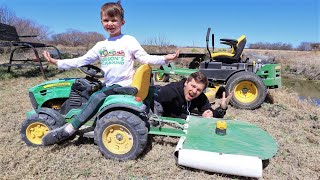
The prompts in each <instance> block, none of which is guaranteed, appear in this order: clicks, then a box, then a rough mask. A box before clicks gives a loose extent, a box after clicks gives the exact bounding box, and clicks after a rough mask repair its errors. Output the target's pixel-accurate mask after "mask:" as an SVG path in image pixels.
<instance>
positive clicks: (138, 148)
mask: <svg viewBox="0 0 320 180" xmlns="http://www.w3.org/2000/svg"><path fill="white" fill-rule="evenodd" d="M80 70H81V71H82V72H84V73H85V74H87V76H86V77H85V78H63V79H57V80H51V81H46V82H44V83H41V84H39V85H36V86H34V87H32V88H30V89H29V97H30V100H31V103H32V106H33V108H34V110H33V111H30V112H28V113H27V119H26V120H25V121H24V122H23V123H22V128H21V132H20V133H21V136H22V140H23V141H24V142H25V143H26V144H27V145H31V146H41V144H42V137H43V136H44V134H45V133H46V132H48V131H49V130H53V129H55V128H58V127H61V126H62V125H64V124H65V123H66V122H70V121H71V120H72V119H73V118H74V117H75V116H76V115H77V114H79V112H80V111H81V108H82V107H83V106H84V105H85V104H86V102H87V101H88V99H89V98H90V96H91V95H92V94H93V93H94V92H96V91H98V90H100V89H101V88H102V87H103V83H102V82H101V81H100V80H99V79H98V78H101V77H103V76H104V74H103V71H102V70H101V69H100V68H98V67H95V66H92V65H88V66H84V67H81V68H80ZM148 76H149V77H150V67H149V66H148V65H146V66H141V67H140V68H139V69H138V70H137V73H135V75H134V81H133V84H132V87H118V88H116V89H115V91H117V92H118V93H119V94H116V95H110V96H108V97H107V98H106V99H105V101H104V103H103V104H102V106H101V107H100V109H99V111H98V113H97V115H96V117H95V119H92V120H90V121H88V122H87V123H86V124H85V126H84V127H86V128H85V129H83V130H80V134H81V133H84V132H91V134H92V132H94V136H93V138H94V140H95V142H96V143H97V144H98V146H99V148H100V150H101V152H102V153H103V154H104V155H105V156H106V157H109V158H115V159H135V158H136V157H137V156H138V155H139V154H140V153H141V152H142V150H143V149H144V147H145V146H146V143H147V137H148V127H149V122H148V120H147V115H146V105H145V104H144V103H143V101H142V100H143V99H144V98H145V97H146V96H147V94H148V89H149V85H150V78H149V79H148V78H147V80H146V82H144V79H145V78H144V77H148ZM136 82H138V83H136ZM89 135H90V133H89Z"/></svg>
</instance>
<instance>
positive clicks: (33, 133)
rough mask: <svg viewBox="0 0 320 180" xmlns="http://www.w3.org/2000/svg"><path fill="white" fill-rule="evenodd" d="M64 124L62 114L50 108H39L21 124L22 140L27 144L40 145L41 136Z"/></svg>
mask: <svg viewBox="0 0 320 180" xmlns="http://www.w3.org/2000/svg"><path fill="white" fill-rule="evenodd" d="M64 124H65V119H64V118H63V116H62V115H61V114H60V113H59V112H57V111H55V110H53V109H50V108H40V109H38V110H36V114H33V115H31V116H30V117H29V118H27V119H26V120H24V121H23V122H22V125H21V130H20V135H21V138H22V141H24V142H25V143H26V144H27V145H28V146H41V145H42V137H43V136H44V135H45V134H46V133H47V132H48V131H49V130H53V129H56V128H59V127H61V126H63V125H64Z"/></svg>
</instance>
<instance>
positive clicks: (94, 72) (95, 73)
mask: <svg viewBox="0 0 320 180" xmlns="http://www.w3.org/2000/svg"><path fill="white" fill-rule="evenodd" d="M79 69H80V71H81V72H83V73H85V74H86V75H88V76H90V77H93V78H103V77H104V71H102V69H100V68H99V67H97V66H94V65H91V64H89V65H85V66H81V67H79Z"/></svg>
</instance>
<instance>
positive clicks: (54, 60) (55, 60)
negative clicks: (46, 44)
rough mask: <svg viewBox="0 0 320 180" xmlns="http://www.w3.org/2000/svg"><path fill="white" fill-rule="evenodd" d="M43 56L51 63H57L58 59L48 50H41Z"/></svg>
mask: <svg viewBox="0 0 320 180" xmlns="http://www.w3.org/2000/svg"><path fill="white" fill-rule="evenodd" d="M43 57H44V58H45V59H46V60H47V61H48V62H49V63H51V64H55V65H57V63H58V59H54V58H52V57H51V55H50V53H49V52H48V51H43Z"/></svg>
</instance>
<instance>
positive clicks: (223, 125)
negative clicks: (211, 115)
mask: <svg viewBox="0 0 320 180" xmlns="http://www.w3.org/2000/svg"><path fill="white" fill-rule="evenodd" d="M216 128H218V129H221V130H224V129H227V122H226V121H217V122H216Z"/></svg>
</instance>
